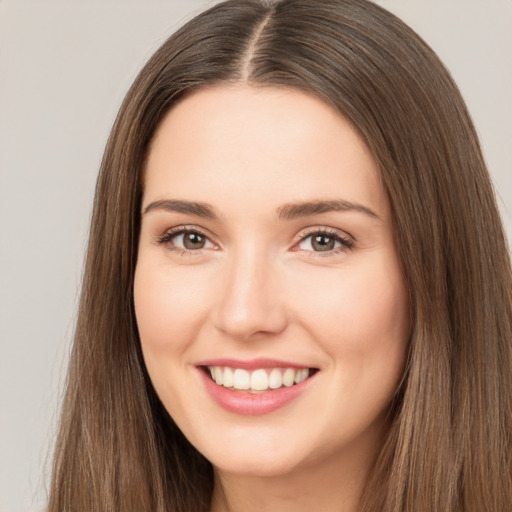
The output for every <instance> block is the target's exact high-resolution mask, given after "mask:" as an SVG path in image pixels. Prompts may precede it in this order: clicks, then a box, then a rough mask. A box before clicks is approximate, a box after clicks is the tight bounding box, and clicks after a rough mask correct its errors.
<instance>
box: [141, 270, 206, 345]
mask: <svg viewBox="0 0 512 512" xmlns="http://www.w3.org/2000/svg"><path fill="white" fill-rule="evenodd" d="M200 281H201V280H200V279H195V278H194V277H193V275H192V274H187V273H186V272H171V271H169V269H166V268H164V267H160V266H158V265H155V264H154V263H153V264H145V263H144V261H142V262H139V263H138V264H137V269H136V272H135V279H134V304H135V315H136V318H137V325H138V329H139V334H140V338H141V343H142V345H143V348H144V347H146V348H148V347H151V348H153V349H155V350H165V349H170V348H176V345H179V344H180V343H182V342H184V341H185V340H187V339H191V335H192V334H193V333H194V331H195V330H196V329H198V328H199V326H200V321H201V319H202V318H203V317H204V315H205V314H206V304H207V303H208V294H207V289H205V287H204V285H203V286H201V285H200Z"/></svg>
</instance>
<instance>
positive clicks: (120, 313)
mask: <svg viewBox="0 0 512 512" xmlns="http://www.w3.org/2000/svg"><path fill="white" fill-rule="evenodd" d="M236 83H246V84H250V85H253V86H255V87H263V86H270V87H291V88H296V89H299V90H302V91H305V92H308V93H312V94H314V95H316V96H318V97H319V98H322V99H323V100H324V101H326V102H327V103H329V104H330V105H332V106H333V107H334V108H335V109H336V110H337V111H338V112H339V113H340V114H341V115H342V116H344V117H345V118H346V119H347V120H348V121H349V122H350V123H352V125H353V126H354V127H355V128H356V129H357V131H358V132H359V134H360V135H361V137H362V138H363V140H364V141H365V142H366V144H367V145H368V147H369V148H370V150H371V152H372V154H373V156H374V158H375V160H376V161H377V163H378V165H379V168H380V172H381V179H382V183H383V186H384V188H385V190H386V192H387V194H388V197H389V200H390V204H391V208H392V217H393V226H394V233H395V239H396V245H397V250H398V254H399V258H400V262H401V265H402V270H403V274H404V278H405V281H406V284H407V287H408V290H409V295H410V304H411V310H412V316H413V318H412V323H413V333H412V336H411V340H410V346H409V357H408V364H407V370H406V373H405V375H404V379H403V382H402V385H401V386H400V388H399V390H397V394H396V397H395V399H394V401H393V403H392V404H391V407H390V415H389V435H388V438H387V441H386V443H385V445H384V447H383V449H382V451H381V453H380V454H378V457H377V459H376V462H375V466H374V469H373V471H372V473H371V474H370V475H369V480H368V485H367V486H366V492H365V493H364V495H363V496H362V498H361V511H365V512H407V511H410V510H414V511H415V512H447V511H453V512H455V511H457V512H481V511H482V510H493V511H497V512H505V511H506V510H508V509H509V508H510V505H511V504H512V485H511V483H512V439H511V437H512V434H511V425H512V391H511V390H512V372H511V369H512V348H511V341H512V276H511V269H510V259H509V256H508V249H507V243H506V240H505V236H504V233H503V228H502V226H501V222H500V219H499V214H498V211H497V207H496V204H495V199H494V195H493V191H492V185H491V183H490V179H489V176H488V173H487V170H486V167H485V163H484V160H483V157H482V154H481V150H480V147H479V142H478V138H477V135H476V133H475V129H474V127H473V124H472V121H471V119H470V117H469V114H468V112H467V109H466V107H465V105H464V101H463V99H462V97H461V96H460V93H459V91H458V89H457V87H456V86H455V84H454V83H453V80H452V79H451V77H450V75H449V73H448V72H447V70H446V69H445V68H444V66H443V65H442V64H441V63H440V61H439V59H438V58H437V56H436V55H435V54H434V52H433V51H432V50H431V49H430V48H429V47H428V46H427V45H426V44H425V43H424V42H423V41H422V40H421V39H420V38H419V37H418V36H417V35H416V34H415V33H414V32H413V31H412V30H411V29H409V28H408V27H407V26H405V25H404V24H403V23H402V22H401V21H400V20H398V19H397V18H396V17H394V16H393V15H391V14H390V13H388V12H387V11H385V10H383V9H382V8H380V7H378V6H376V5H374V4H373V3H371V2H369V1H367V0H315V1H311V0H281V1H275V2H260V1H258V0H228V1H227V2H223V3H220V4H217V5H215V6H213V7H212V8H210V9H209V10H207V11H205V12H204V13H202V14H200V15H199V16H197V17H196V18H194V19H193V20H191V21H190V22H189V23H187V24H186V25H185V26H184V27H183V28H181V29H180V30H178V32H176V33H175V34H174V35H173V36H171V37H170V38H169V39H168V40H167V41H166V42H165V43H164V45H163V46H162V47H161V48H160V49H159V50H158V51H157V52H156V53H155V55H154V56H153V57H152V58H151V59H150V60H149V62H148V63H147V65H146V66H145V67H144V69H143V70H142V71H141V72H140V74H139V76H138V77H137V79H136V80H135V82H134V84H133V86H132V87H131V89H130V91H129V92H128V94H127V96H126V98H125V101H124V103H123V105H122V107H121V109H120V112H119V115H118V117H117V120H116V122H115V124H114V127H113V129H112V132H111V135H110V138H109V141H108V143H107V147H106V149H105V154H104V158H103V161H102V164H101V169H100V174H99V177H98V182H97V187H96V195H95V202H94V209H93V216H92V223H91V232H90V238H89V245H88V250H87V259H86V264H85V270H84V280H83V287H82V295H81V300H80V307H79V314H78V320H77V325H76V332H75V340H74V346H73V352H72V356H71V361H70V368H69V374H68V382H67V391H66V397H65V401H64V405H63V412H62V419H61V427H60V432H59V437H58V442H57V449H56V455H55V462H54V471H53V480H52V487H51V491H50V501H49V509H48V510H49V512H63V511H71V510H95V511H112V510H116V511H130V512H133V511H139V510H140V511H143V510H144V511H151V512H164V511H169V510H173V511H179V512H200V511H205V512H206V511H207V510H209V504H210V499H211V494H212V489H213V471H212V467H211V465H210V463H209V462H208V461H207V460H206V459H205V458H204V457H203V456H202V455H201V454H199V453H198V452H197V450H195V448H194V447H192V446H191V445H190V443H189V442H188V441H187V440H186V439H185V438H184V436H183V434H182V433H181V432H180V431H179V429H178V428H177V427H176V425H175V424H174V422H173V421H172V419H171V418H170V417H169V415H168V414H167V412H166V410H165V409H164V407H163V405H162V404H161V402H160V400H159V399H158V397H157V396H156V393H155V391H154V389H153V386H152V384H151V381H150V379H149V376H148V374H147V372H146V370H145V366H144V361H143V357H142V353H141V349H140V342H139V339H138V333H137V326H136V322H135V316H134V307H133V290H132V286H133V275H134V270H135V265H136V259H137V246H138V233H139V228H140V208H141V197H142V191H143V174H144V164H145V160H146V158H147V154H148V151H149V148H150V143H151V140H152V137H153V135H154V133H155V130H156V129H157V127H158V125H159V123H160V121H161V120H162V118H163V116H164V115H165V113H166V112H167V111H168V110H169V109H170V108H172V106H173V105H174V104H176V102H177V101H179V100H180V99H182V98H183V97H184V96H185V95H187V94H191V93H193V91H195V90H197V89H198V88H203V87H208V86H213V85H218V84H236Z"/></svg>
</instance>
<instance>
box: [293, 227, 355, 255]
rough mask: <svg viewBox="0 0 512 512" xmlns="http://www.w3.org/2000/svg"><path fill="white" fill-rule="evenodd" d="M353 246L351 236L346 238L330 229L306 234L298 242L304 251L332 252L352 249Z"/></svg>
mask: <svg viewBox="0 0 512 512" xmlns="http://www.w3.org/2000/svg"><path fill="white" fill-rule="evenodd" d="M352 246H353V242H352V240H351V239H350V238H345V237H343V236H341V234H338V233H334V232H333V233H331V232H330V231H329V232H327V231H326V232H324V231H321V230H320V231H315V232H313V233H309V234H308V235H305V236H304V237H303V238H302V240H301V241H300V243H299V244H298V248H299V249H300V250H302V251H308V252H311V253H315V252H316V253H320V252H322V253H331V254H336V253H338V252H339V251H343V250H349V249H352ZM326 256H327V254H326Z"/></svg>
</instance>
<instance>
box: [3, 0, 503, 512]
mask: <svg viewBox="0 0 512 512" xmlns="http://www.w3.org/2000/svg"><path fill="white" fill-rule="evenodd" d="M212 3H215V2H212V1H205V0H194V1H192V0H174V1H172V0H170V1H166V2H157V1H143V0H138V1H133V0H132V1H130V0H124V1H113V0H103V1H101V2H100V1H88V2H87V3H86V2H85V1H79V0H61V1H46V0H39V1H34V0H33V1H28V0H11V1H9V0H3V1H2V0H0V244H1V245H0V511H13V512H16V511H21V510H28V509H30V508H31V507H32V506H35V504H36V503H38V502H44V499H45V479H46V476H45V475H47V473H48V461H49V457H48V453H49V450H51V445H52V442H53V439H54V433H55V423H56V415H57V411H58V403H59V401H60V397H61V394H62V383H63V378H64V372H65V368H66V361H67V354H68V351H69V345H70V340H71V337H72V332H73V322H74V314H75V311H76V305H77V294H78V288H79V282H80V274H81V267H82V257H83V249H84V246H85V242H86V234H87V228H88V221H89V215H90V206H91V203H92V197H93V187H94V182H95V178H96V172H97V169H98V166H99V162H100V159H101V155H102V151H103V147H104V144H105V141H106V138H107V136H108V132H109V129H110V127H111V125H112V122H113V119H114V116H115V114H116V111H117V109H118V107H119V105H120V102H121V100H122V97H123V94H124V93H125V92H126V90H127V88H128V87H129V85H130V83H131V81H132V80H133V78H134V77H135V74H136V73H137V71H138V70H139V69H140V67H141V66H142V65H143V63H144V62H145V61H146V59H147V58H148V57H149V56H150V55H151V54H152V52H153V51H154V50H155V49H156V48H157V47H158V46H159V45H160V44H161V43H162V42H163V41H164V40H165V38H166V36H168V35H169V34H170V33H171V32H172V31H173V30H174V29H175V28H176V27H177V26H179V25H181V24H182V23H183V21H184V20H186V19H189V18H190V17H191V16H192V14H193V13H195V12H197V11H198V10H201V8H202V7H203V6H205V5H209V4H212ZM378 3H380V4H382V5H384V6H385V7H387V8H388V9H389V10H391V11H393V12H395V13H396V14H398V15H399V16H400V17H401V18H402V19H404V20H405V21H406V22H408V23H409V24H410V25H411V26H412V27H413V28H414V29H415V30H416V31H418V32H419V33H420V35H422V36H423V37H424V38H425V39H426V40H427V42H429V43H430V44H431V46H432V47H433V48H434V49H435V50H436V51H437V52H438V53H439V55H440V56H441V58H442V59H443V60H444V62H445V63H446V64H447V65H448V67H449V68H450V70H451V71H452V73H453V75H454V77H455V79H456V81H457V82H458V83H459V85H460V88H461V90H462V93H463V95H464V96H465V98H466V100H467V103H468V105H469V108H470V111H471V113H472V115H473V118H474V120H475V123H476V125H477V128H478V131H479V133H480V136H481V140H482V143H483V147H484V152H485V155H486V159H487V162H488V164H489V167H490V169H491V173H492V175H493V178H494V181H495V184H496V189H497V192H498V194H499V196H500V200H499V201H500V207H501V209H502V213H503V217H504V221H505V224H506V228H507V231H508V236H509V239H512V172H511V168H512V165H511V164H512V150H511V146H512V121H511V119H512V93H511V91H512V65H511V63H512V59H511V53H512V1H511V0H473V1H471V0H437V1H432V0H431V1H428V2H427V1H421V0H380V1H379V2H378Z"/></svg>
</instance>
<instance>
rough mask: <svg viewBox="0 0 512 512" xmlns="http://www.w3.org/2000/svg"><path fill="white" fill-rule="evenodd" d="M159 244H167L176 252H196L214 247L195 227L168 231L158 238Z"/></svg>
mask: <svg viewBox="0 0 512 512" xmlns="http://www.w3.org/2000/svg"><path fill="white" fill-rule="evenodd" d="M158 243H159V244H160V245H167V246H168V248H169V249H170V250H173V251H178V252H182V253H185V252H196V251H200V250H201V249H214V248H215V247H216V246H215V244H214V243H213V242H212V241H211V240H210V239H209V238H208V237H207V236H206V235H205V234H204V233H201V232H200V231H198V230H195V229H189V228H186V229H185V228H179V229H176V230H172V231H168V232H167V233H165V234H164V235H163V236H161V237H160V238H159V239H158Z"/></svg>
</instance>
